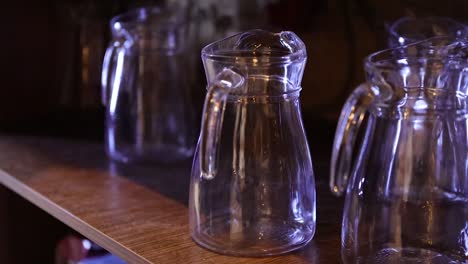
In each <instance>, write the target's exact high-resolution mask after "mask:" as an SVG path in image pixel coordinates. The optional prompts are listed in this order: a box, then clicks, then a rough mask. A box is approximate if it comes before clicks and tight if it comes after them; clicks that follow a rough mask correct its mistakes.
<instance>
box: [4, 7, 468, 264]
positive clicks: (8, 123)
mask: <svg viewBox="0 0 468 264" xmlns="http://www.w3.org/2000/svg"><path fill="white" fill-rule="evenodd" d="M174 3H176V4H180V5H181V6H183V7H184V8H187V10H188V11H189V15H188V17H189V21H188V23H189V36H190V38H191V39H189V40H190V41H191V43H193V45H191V49H190V51H189V55H190V59H191V61H190V62H191V63H190V64H189V65H190V70H189V72H188V74H189V75H190V78H189V79H190V82H189V83H188V86H189V87H188V89H190V94H191V98H192V103H193V105H194V107H195V109H196V112H197V113H198V116H197V117H196V123H197V124H199V123H200V122H199V120H200V119H199V117H200V112H201V110H202V103H203V99H204V94H205V87H206V80H205V76H204V71H203V67H202V62H201V59H200V50H201V48H202V47H203V46H204V45H206V44H208V43H210V42H213V41H215V40H218V39H220V38H223V37H225V36H228V35H232V34H234V33H237V32H239V31H244V30H248V29H254V28H263V29H268V30H273V31H281V30H291V31H294V32H295V33H296V34H297V35H298V36H299V37H300V38H302V39H303V41H304V42H305V43H306V46H307V52H308V61H307V65H306V69H305V73H304V78H303V82H302V87H303V90H302V93H301V102H302V111H303V119H304V124H305V127H306V131H307V134H308V137H309V143H310V147H311V151H312V156H313V157H314V162H316V161H319V162H320V160H319V159H315V157H317V156H318V155H322V156H323V157H325V156H326V157H329V154H330V148H331V142H332V140H333V131H334V129H335V126H336V122H337V120H338V116H339V112H340V110H341V106H342V105H343V103H344V102H345V100H346V98H347V96H348V95H349V93H350V92H351V91H352V90H353V89H354V87H356V86H357V85H358V84H359V83H361V82H363V81H364V71H363V67H362V61H363V59H364V57H365V56H367V55H368V54H369V53H372V52H375V51H377V50H380V49H384V48H386V47H387V46H388V37H389V33H388V32H389V28H390V26H391V25H392V24H393V23H395V22H396V21H397V20H399V19H401V18H404V17H415V18H423V17H430V16H437V17H448V18H452V19H454V20H457V21H459V22H461V23H467V22H468V1H467V0H448V1H438V0H394V1H381V0H193V1H189V0H166V1H149V0H133V1H132V0H73V1H72V0H43V1H32V0H23V1H6V3H2V15H1V16H0V22H1V23H2V31H1V38H0V39H1V41H0V51H1V52H0V69H1V73H0V76H1V79H0V86H1V88H0V89H1V92H2V93H1V95H0V132H1V133H14V134H24V135H37V136H49V137H59V138H70V139H79V140H91V141H96V142H102V141H103V140H104V118H105V108H104V107H103V106H102V105H101V98H100V97H101V70H102V61H103V57H104V53H105V50H106V48H107V46H108V45H109V42H110V40H111V32H110V23H109V21H110V19H111V18H112V17H113V16H115V15H117V14H120V13H123V12H126V11H128V10H130V9H133V8H137V7H142V6H150V5H163V4H174ZM196 134H198V130H197V131H196ZM317 154H318V155H317ZM314 165H317V162H316V163H315V164H314ZM3 188H4V187H2V186H0V194H2V193H6V194H5V195H3V194H2V195H0V196H3V198H2V197H0V209H1V210H4V209H5V208H7V207H8V210H7V211H8V214H9V217H8V219H9V220H8V219H7V220H3V219H2V218H0V237H6V235H5V234H6V233H7V232H8V234H9V235H8V237H9V238H13V239H11V240H10V241H8V243H9V245H4V244H1V243H4V242H3V241H4V240H0V248H6V247H7V246H9V247H10V248H13V249H15V250H16V251H14V252H10V253H9V254H10V255H14V256H16V257H17V259H19V260H18V262H16V263H39V262H31V259H33V258H35V257H38V256H39V257H41V259H43V260H44V259H49V260H50V259H53V257H54V256H53V254H54V252H53V250H49V251H44V250H43V248H44V247H45V245H54V244H55V243H56V242H57V241H58V239H60V238H63V236H64V235H65V234H67V233H68V232H69V229H68V228H67V227H65V226H63V225H61V224H60V223H59V222H58V221H57V220H55V219H53V218H51V217H50V216H47V215H46V214H45V213H44V212H42V211H41V210H39V209H38V208H36V207H34V206H33V205H31V204H29V203H27V202H26V201H25V200H23V199H21V198H19V197H17V196H15V195H14V194H12V193H11V192H8V193H7V191H6V190H4V189H3ZM4 211H5V210H4ZM25 215H27V217H25ZM30 219H35V227H36V228H32V227H29V225H28V223H29V221H30ZM2 221H3V222H2ZM5 221H14V223H13V222H11V223H4V222H5ZM6 226H9V228H10V229H9V230H6ZM37 226H43V227H44V228H43V229H38V228H37ZM51 226H55V227H54V228H49V227H51ZM30 236H35V237H44V239H42V241H43V246H42V247H37V249H36V250H34V246H31V245H30V244H31V243H32V242H31V243H29V244H28V242H27V240H24V239H20V238H24V237H30ZM15 237H18V239H15ZM23 248H27V249H28V250H27V251H28V252H29V254H23V253H24V252H23V251H22V249H23ZM5 252H6V251H5V250H3V251H2V250H0V260H1V259H2V254H6V253H5ZM21 259H22V260H21ZM0 262H1V261H0ZM41 263H46V262H41Z"/></svg>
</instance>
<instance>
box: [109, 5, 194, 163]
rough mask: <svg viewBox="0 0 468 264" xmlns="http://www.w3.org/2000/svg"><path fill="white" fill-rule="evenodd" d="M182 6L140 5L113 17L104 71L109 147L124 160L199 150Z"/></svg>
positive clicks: (161, 158)
mask: <svg viewBox="0 0 468 264" xmlns="http://www.w3.org/2000/svg"><path fill="white" fill-rule="evenodd" d="M184 21H185V16H184V14H183V12H182V11H180V10H179V11H173V10H171V9H159V8H156V7H148V8H139V9H135V10H132V11H129V12H128V13H125V14H122V15H120V16H117V17H115V18H113V19H112V20H111V29H112V38H113V39H112V41H111V44H110V46H109V48H108V49H107V51H106V55H105V58H104V63H103V72H102V100H103V104H104V105H105V106H106V136H105V143H106V151H107V153H108V155H109V157H111V158H112V159H114V160H117V161H122V162H172V161H176V160H180V159H185V158H188V157H190V156H191V155H192V154H193V149H194V146H195V136H194V134H195V133H194V125H193V124H194V123H193V121H194V120H193V108H192V104H191V100H190V95H189V82H188V80H187V78H186V77H187V75H186V74H184V73H186V72H187V71H188V70H189V69H187V68H186V67H187V66H188V64H187V63H186V62H185V60H186V57H187V56H186V47H185V35H186V26H185V22H184Z"/></svg>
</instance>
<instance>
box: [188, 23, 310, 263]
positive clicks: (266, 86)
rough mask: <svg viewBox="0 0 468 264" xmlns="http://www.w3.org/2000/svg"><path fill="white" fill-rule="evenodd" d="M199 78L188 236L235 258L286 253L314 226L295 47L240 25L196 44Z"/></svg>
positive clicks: (285, 35) (298, 48)
mask: <svg viewBox="0 0 468 264" xmlns="http://www.w3.org/2000/svg"><path fill="white" fill-rule="evenodd" d="M202 58H203V63H204V67H205V71H206V75H207V80H208V91H207V95H206V100H205V106H204V111H203V120H202V131H201V134H200V140H199V143H198V147H197V151H196V154H195V157H194V162H193V167H192V178H191V187H190V203H189V210H190V229H191V235H192V238H193V239H194V240H195V241H196V242H197V243H198V244H199V245H201V246H203V247H205V248H208V249H210V250H213V251H216V252H219V253H224V254H230V255H238V256H265V255H274V254H280V253H285V252H288V251H291V250H294V249H297V248H300V247H302V246H304V245H305V244H307V243H308V242H309V241H310V240H311V239H312V237H313V235H314V232H315V183H314V174H313V170H312V162H311V158H310V153H309V148H308V143H307V139H306V135H305V132H304V128H303V124H302V119H301V112H300V102H299V92H300V90H301V87H300V82H301V79H302V74H303V70H304V66H305V62H306V49H305V46H304V43H303V42H302V41H301V40H300V39H299V38H298V37H297V36H296V35H295V34H294V33H292V32H281V33H269V32H266V31H262V30H254V31H248V32H244V33H240V34H238V35H234V36H232V37H229V38H226V39H224V40H221V41H218V42H215V43H212V44H210V45H208V46H206V47H205V48H204V49H203V50H202Z"/></svg>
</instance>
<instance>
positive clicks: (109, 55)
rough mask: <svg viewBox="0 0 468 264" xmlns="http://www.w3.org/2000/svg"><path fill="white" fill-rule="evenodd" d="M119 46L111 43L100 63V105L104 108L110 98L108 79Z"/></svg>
mask: <svg viewBox="0 0 468 264" xmlns="http://www.w3.org/2000/svg"><path fill="white" fill-rule="evenodd" d="M118 47H119V45H118V44H117V43H116V42H114V41H113V42H111V44H110V45H109V46H108V47H107V49H106V53H105V54H104V60H103V62H102V72H101V103H102V105H104V106H106V105H107V101H108V99H109V97H110V93H111V88H110V87H109V79H110V77H111V74H112V72H113V71H112V70H111V69H112V67H114V61H115V55H116V54H117V50H118Z"/></svg>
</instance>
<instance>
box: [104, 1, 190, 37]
mask: <svg viewBox="0 0 468 264" xmlns="http://www.w3.org/2000/svg"><path fill="white" fill-rule="evenodd" d="M172 10H173V9H170V8H167V7H160V6H143V7H137V8H133V9H130V10H128V11H126V12H123V13H120V14H118V15H115V16H113V17H112V18H111V20H110V27H111V31H112V32H116V31H118V30H120V29H128V28H133V27H134V26H136V25H137V24H139V23H141V22H144V21H146V20H147V17H146V16H147V14H144V13H145V12H149V13H150V15H153V16H154V15H159V14H162V15H164V14H165V12H170V11H172ZM129 18H136V19H135V20H133V21H125V19H129ZM181 18H183V16H180V17H178V16H174V17H168V18H165V19H164V20H163V21H164V23H162V25H165V26H167V25H171V26H179V25H183V24H184V23H185V19H181ZM117 23H118V24H119V26H117ZM159 28H160V27H153V28H152V30H154V31H158V30H159Z"/></svg>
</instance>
